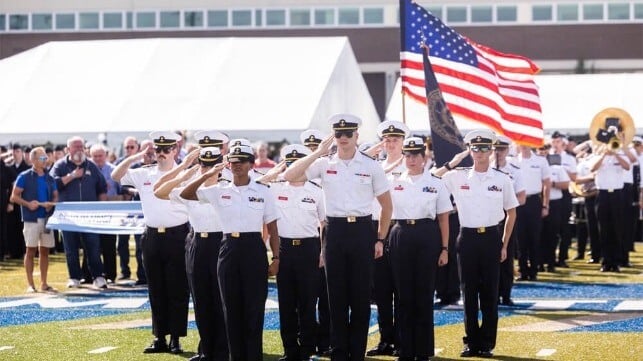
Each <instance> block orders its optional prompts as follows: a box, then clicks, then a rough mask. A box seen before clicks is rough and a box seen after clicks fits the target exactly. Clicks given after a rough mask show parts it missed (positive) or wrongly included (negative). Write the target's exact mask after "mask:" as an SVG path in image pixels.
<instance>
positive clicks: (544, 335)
mask: <svg viewBox="0 0 643 361" xmlns="http://www.w3.org/2000/svg"><path fill="white" fill-rule="evenodd" d="M572 254H573V252H572ZM632 255H633V257H632V262H633V263H634V264H635V267H634V268H628V269H624V270H623V272H621V273H620V274H612V273H610V274H603V273H601V272H599V271H598V268H599V267H598V265H595V264H594V265H588V264H586V263H585V262H581V261H574V262H570V266H571V268H569V269H560V271H559V272H558V273H556V274H548V273H543V274H541V275H539V280H540V281H546V282H585V283H592V282H594V283H643V277H642V274H643V247H641V245H638V247H637V252H635V253H632ZM36 279H37V276H36ZM49 279H50V284H51V285H52V286H54V287H55V288H58V289H59V290H60V292H67V290H66V289H65V288H64V286H65V283H66V281H67V272H66V266H65V263H64V258H63V256H62V255H55V256H53V257H52V263H51V268H50V272H49ZM0 280H1V281H0V297H2V298H6V297H11V298H12V299H13V298H14V297H15V298H18V297H43V295H42V294H40V295H36V296H32V295H30V296H25V294H24V292H25V289H26V283H25V276H24V270H23V268H22V263H21V262H20V261H14V260H12V261H5V262H1V263H0ZM605 297H609V295H605ZM642 298H643V295H641V297H638V299H639V300H640V299H642ZM42 312H46V311H42ZM451 312H462V311H461V310H454V311H451ZM4 315H5V313H4V311H3V309H1V308H0V318H1V317H4ZM149 316H150V315H149V312H133V313H126V314H122V315H117V316H105V317H93V318H79V319H74V320H72V321H59V322H44V323H32V324H27V325H20V326H8V327H0V360H47V361H57V360H61V361H63V360H64V361H67V360H179V359H183V358H185V359H187V358H189V357H191V356H192V355H193V352H194V351H196V347H197V343H198V335H197V332H196V330H189V331H188V337H186V338H185V339H182V344H183V348H184V350H185V351H186V352H185V353H184V354H182V355H179V356H176V355H170V354H157V355H144V354H142V353H141V351H142V349H143V348H144V347H145V346H147V344H149V342H150V341H151V339H152V336H151V332H150V330H149V329H141V328H128V329H99V327H100V325H101V324H103V325H104V324H106V323H122V322H126V321H133V320H146V319H149ZM588 316H590V317H600V316H601V315H599V314H597V312H595V311H573V312H570V311H551V310H544V311H535V312H524V313H520V312H518V313H516V314H514V315H513V316H510V317H502V318H501V319H500V322H499V333H498V344H497V347H496V349H495V356H494V358H495V359H498V360H579V361H580V360H583V361H584V360H641V359H643V356H642V355H643V337H642V336H643V335H642V334H641V333H639V332H550V331H546V330H538V329H537V328H532V329H530V327H531V325H537V324H541V323H543V322H545V321H559V322H562V323H567V324H574V323H577V324H578V325H581V324H582V322H583V319H584V317H588ZM632 317H634V318H636V317H638V318H639V320H640V319H641V318H643V311H638V313H634V314H633V316H632ZM519 326H523V327H525V328H526V330H525V331H516V329H519V328H520V327H519ZM435 335H436V349H437V351H438V353H437V357H436V358H435V359H436V360H450V359H461V358H460V357H459V352H460V351H461V348H462V342H461V338H462V335H463V325H462V324H453V325H448V326H439V327H436V329H435ZM377 341H378V335H377V333H376V332H375V333H373V334H371V335H370V336H369V346H372V345H375V344H376V343H377ZM106 348H113V349H106ZM101 349H102V350H103V351H105V350H106V351H105V352H103V353H89V352H91V351H93V350H101ZM547 350H554V351H555V352H554V353H553V354H551V355H549V356H545V354H547V353H548V351H547ZM264 353H265V357H264V359H265V360H277V359H278V358H279V357H280V355H281V353H282V349H281V340H280V338H279V333H278V332H277V331H266V332H265V333H264ZM539 354H540V355H541V356H538V355H539ZM392 359H393V358H386V357H382V358H371V360H392ZM474 359H475V358H474Z"/></svg>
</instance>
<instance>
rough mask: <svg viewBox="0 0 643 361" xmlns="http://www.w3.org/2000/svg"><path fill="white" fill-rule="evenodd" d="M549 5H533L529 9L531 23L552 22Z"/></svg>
mask: <svg viewBox="0 0 643 361" xmlns="http://www.w3.org/2000/svg"><path fill="white" fill-rule="evenodd" d="M552 13H553V11H552V7H551V5H534V6H533V7H532V8H531V20H533V21H551V20H553V15H552Z"/></svg>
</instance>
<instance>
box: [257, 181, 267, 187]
mask: <svg viewBox="0 0 643 361" xmlns="http://www.w3.org/2000/svg"><path fill="white" fill-rule="evenodd" d="M255 183H257V184H261V185H262V186H266V187H268V188H270V185H269V184H266V183H261V182H259V181H255Z"/></svg>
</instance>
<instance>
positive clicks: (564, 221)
mask: <svg viewBox="0 0 643 361" xmlns="http://www.w3.org/2000/svg"><path fill="white" fill-rule="evenodd" d="M549 211H550V212H551V205H550V210H549ZM571 215H572V196H571V194H569V192H568V191H567V190H563V198H562V199H561V205H560V248H559V250H558V261H559V262H564V261H566V260H568V259H569V247H570V246H571V244H572V235H573V232H572V230H573V228H572V227H573V226H572V225H571V224H569V217H571ZM555 253H556V250H555V249H554V254H555Z"/></svg>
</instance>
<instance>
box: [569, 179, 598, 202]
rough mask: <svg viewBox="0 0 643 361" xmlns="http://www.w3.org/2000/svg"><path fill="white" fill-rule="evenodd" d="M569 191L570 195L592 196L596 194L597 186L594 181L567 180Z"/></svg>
mask: <svg viewBox="0 0 643 361" xmlns="http://www.w3.org/2000/svg"><path fill="white" fill-rule="evenodd" d="M568 190H569V193H570V194H571V195H572V197H583V198H585V197H593V196H595V195H597V194H598V188H596V184H595V183H594V182H587V183H583V184H578V183H576V182H569V187H568Z"/></svg>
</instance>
